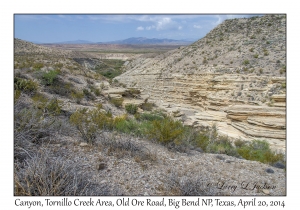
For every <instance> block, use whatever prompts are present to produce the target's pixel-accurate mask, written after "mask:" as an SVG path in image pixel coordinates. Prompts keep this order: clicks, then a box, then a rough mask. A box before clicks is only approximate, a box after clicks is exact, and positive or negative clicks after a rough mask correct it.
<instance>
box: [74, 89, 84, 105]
mask: <svg viewBox="0 0 300 210" xmlns="http://www.w3.org/2000/svg"><path fill="white" fill-rule="evenodd" d="M71 97H72V98H73V99H74V100H75V101H76V103H77V104H80V102H81V100H82V99H83V97H84V94H83V92H80V91H75V90H74V91H72V92H71Z"/></svg>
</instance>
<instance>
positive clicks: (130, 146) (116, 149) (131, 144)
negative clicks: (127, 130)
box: [100, 135, 157, 161]
mask: <svg viewBox="0 0 300 210" xmlns="http://www.w3.org/2000/svg"><path fill="white" fill-rule="evenodd" d="M129 138H130V136H126V135H122V136H119V137H110V138H102V139H101V141H100V144H102V145H103V146H105V147H106V148H107V154H108V155H112V154H115V155H116V156H117V157H118V158H122V157H125V156H131V157H135V158H138V159H139V160H141V161H144V160H150V161H156V159H157V156H156V153H153V152H151V151H150V150H149V149H148V148H147V147H146V146H144V145H143V144H141V143H139V142H135V141H133V140H130V139H129Z"/></svg>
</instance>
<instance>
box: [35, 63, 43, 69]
mask: <svg viewBox="0 0 300 210" xmlns="http://www.w3.org/2000/svg"><path fill="white" fill-rule="evenodd" d="M32 67H33V68H34V69H41V68H43V67H44V64H43V63H34V64H33V66H32Z"/></svg>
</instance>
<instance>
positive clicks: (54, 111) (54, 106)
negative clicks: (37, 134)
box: [46, 98, 62, 115]
mask: <svg viewBox="0 0 300 210" xmlns="http://www.w3.org/2000/svg"><path fill="white" fill-rule="evenodd" d="M61 103H62V102H61V101H60V100H58V99H57V98H53V99H51V100H50V101H49V103H48V104H47V106H46V110H47V112H48V113H49V114H51V115H59V114H60V113H61Z"/></svg>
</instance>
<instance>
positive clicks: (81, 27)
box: [14, 14, 252, 43]
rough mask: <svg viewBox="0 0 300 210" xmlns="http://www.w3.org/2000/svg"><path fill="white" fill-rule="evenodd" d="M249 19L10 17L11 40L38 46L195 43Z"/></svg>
mask: <svg viewBox="0 0 300 210" xmlns="http://www.w3.org/2000/svg"><path fill="white" fill-rule="evenodd" d="M249 16H252V15H249V14H247V15H240V14H239V15H237V14H235V15H224V14H222V15H217V14H214V15H207V14H206V15H192V14H177V15H169V14H168V15H154V14H141V15H137V14H135V15H129V14H128V15H124V14H122V15H121V14H119V15H107V14H106V15H101V14H100V15H99V14H98V15H95V14H87V15H83V14H72V15H71V14H55V15H49V14H47V15H37V14H35V15H29V14H15V15H14V36H15V38H19V39H23V40H27V41H34V42H42V43H52V42H62V41H73V40H79V39H80V40H88V41H92V42H106V41H115V40H122V39H126V38H130V37H147V38H168V39H177V40H182V39H185V40H192V41H194V40H198V39H200V38H202V37H203V36H205V35H206V34H207V33H208V32H209V31H210V30H212V29H213V28H214V27H215V26H217V25H218V24H220V23H221V22H222V21H224V20H225V19H228V18H240V17H249Z"/></svg>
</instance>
